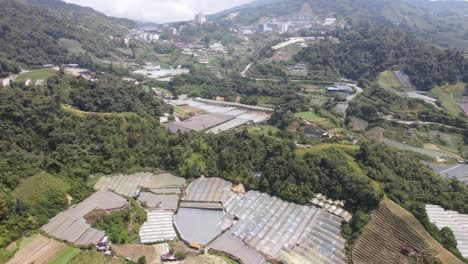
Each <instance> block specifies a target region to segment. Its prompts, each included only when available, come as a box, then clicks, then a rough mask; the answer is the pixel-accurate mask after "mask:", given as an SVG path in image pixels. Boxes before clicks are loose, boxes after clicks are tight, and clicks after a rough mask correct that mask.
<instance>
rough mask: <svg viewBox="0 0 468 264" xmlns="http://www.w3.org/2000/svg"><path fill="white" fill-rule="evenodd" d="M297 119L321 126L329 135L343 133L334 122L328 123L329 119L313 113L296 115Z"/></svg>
mask: <svg viewBox="0 0 468 264" xmlns="http://www.w3.org/2000/svg"><path fill="white" fill-rule="evenodd" d="M294 117H296V118H303V119H305V120H306V121H308V122H310V123H314V124H316V125H317V126H319V127H320V128H321V129H323V130H324V131H327V132H329V133H340V132H343V130H342V129H341V128H339V127H337V126H336V125H334V124H333V123H332V122H330V121H328V120H327V119H325V118H323V117H320V116H318V115H316V114H314V113H312V112H302V113H296V114H295V115H294Z"/></svg>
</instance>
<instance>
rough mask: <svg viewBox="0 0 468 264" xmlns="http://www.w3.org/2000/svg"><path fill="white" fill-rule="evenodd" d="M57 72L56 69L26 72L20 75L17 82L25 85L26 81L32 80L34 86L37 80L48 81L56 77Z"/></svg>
mask: <svg viewBox="0 0 468 264" xmlns="http://www.w3.org/2000/svg"><path fill="white" fill-rule="evenodd" d="M56 72H57V71H56V70H54V69H40V70H34V71H30V72H25V73H23V74H20V75H19V76H18V78H16V80H15V81H16V82H19V83H24V82H26V80H28V79H31V81H32V84H34V83H35V82H36V81H37V80H47V79H48V78H49V77H51V76H52V75H54V74H55V73H56Z"/></svg>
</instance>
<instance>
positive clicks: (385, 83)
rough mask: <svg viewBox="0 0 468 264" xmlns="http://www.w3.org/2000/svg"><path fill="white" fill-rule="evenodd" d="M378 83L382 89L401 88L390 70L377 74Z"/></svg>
mask: <svg viewBox="0 0 468 264" xmlns="http://www.w3.org/2000/svg"><path fill="white" fill-rule="evenodd" d="M378 84H379V85H380V86H381V87H382V88H384V89H392V88H393V89H398V90H401V89H402V87H401V84H400V82H399V81H398V80H397V78H396V77H395V74H393V72H392V71H384V72H382V73H381V74H380V75H379V78H378Z"/></svg>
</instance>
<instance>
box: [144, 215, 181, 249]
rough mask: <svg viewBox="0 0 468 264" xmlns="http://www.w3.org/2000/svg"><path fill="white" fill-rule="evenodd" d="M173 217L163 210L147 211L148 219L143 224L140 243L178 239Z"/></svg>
mask: <svg viewBox="0 0 468 264" xmlns="http://www.w3.org/2000/svg"><path fill="white" fill-rule="evenodd" d="M172 215H173V213H172V212H168V211H163V210H155V211H147V216H148V219H147V220H146V222H145V223H143V225H142V226H141V228H140V232H139V235H140V242H141V243H154V242H160V241H165V240H174V239H176V238H177V234H176V232H175V230H174V226H173V224H172Z"/></svg>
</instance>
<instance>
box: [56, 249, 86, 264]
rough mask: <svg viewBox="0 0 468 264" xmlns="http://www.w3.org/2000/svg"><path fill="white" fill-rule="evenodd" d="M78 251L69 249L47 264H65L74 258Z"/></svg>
mask: <svg viewBox="0 0 468 264" xmlns="http://www.w3.org/2000/svg"><path fill="white" fill-rule="evenodd" d="M78 253H80V250H79V249H77V248H72V247H69V248H67V249H65V250H64V251H62V252H61V253H60V254H59V255H57V256H56V257H55V258H54V259H53V260H52V261H50V262H49V263H48V264H67V263H68V262H69V261H70V260H71V259H72V258H73V257H75V256H76V255H77V254H78Z"/></svg>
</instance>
